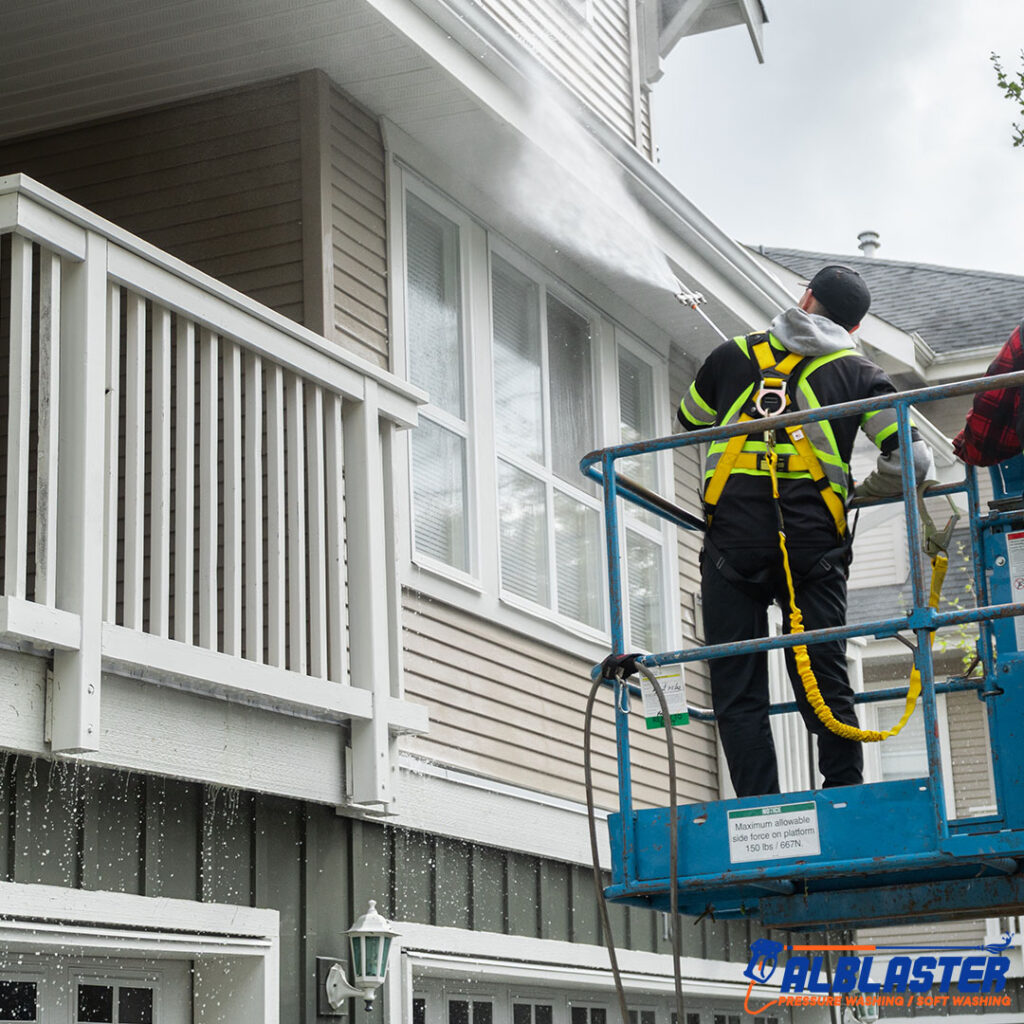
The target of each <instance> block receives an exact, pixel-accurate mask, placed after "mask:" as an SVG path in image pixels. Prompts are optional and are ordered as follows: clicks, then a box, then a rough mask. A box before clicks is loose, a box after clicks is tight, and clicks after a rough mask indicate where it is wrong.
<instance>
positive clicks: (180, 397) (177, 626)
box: [174, 314, 196, 644]
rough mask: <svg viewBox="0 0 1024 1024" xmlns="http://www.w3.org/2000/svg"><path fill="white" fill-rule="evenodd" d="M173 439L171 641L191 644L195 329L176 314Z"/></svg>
mask: <svg viewBox="0 0 1024 1024" xmlns="http://www.w3.org/2000/svg"><path fill="white" fill-rule="evenodd" d="M175 335H176V337H175V344H176V346H177V351H176V357H177V366H176V370H177V385H178V387H177V395H176V399H177V409H176V425H175V431H174V434H175V437H174V446H175V449H174V456H175V465H174V639H175V640H180V641H181V642H182V643H185V644H190V643H192V616H193V614H194V603H193V599H192V594H193V588H194V586H195V579H194V576H195V549H194V547H193V545H194V537H195V500H196V494H195V485H196V469H195V466H196V463H195V459H196V452H195V447H196V327H195V324H194V323H192V321H191V320H187V319H185V317H183V316H181V315H180V314H179V316H178V319H177V329H176V331H175Z"/></svg>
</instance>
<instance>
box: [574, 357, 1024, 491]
mask: <svg viewBox="0 0 1024 1024" xmlns="http://www.w3.org/2000/svg"><path fill="white" fill-rule="evenodd" d="M1010 387H1024V370H1018V371H1015V372H1014V373H1003V374H1000V375H999V376H993V377H975V378H972V379H971V380H964V381H954V382H952V383H949V384H935V385H932V386H931V387H927V388H918V389H916V390H914V391H900V392H896V393H894V394H891V395H880V396H878V397H877V398H861V399H857V400H856V401H853V402H841V403H839V404H837V405H826V406H822V407H821V408H820V409H800V410H797V411H796V412H787V413H783V414H782V415H779V416H766V417H765V418H764V419H758V420H754V421H750V420H746V421H744V422H742V423H740V422H737V423H728V424H725V425H723V426H717V427H707V428H706V429H704V430H691V431H687V432H685V433H682V434H671V435H669V436H668V437H656V438H652V439H651V440H649V441H635V442H633V443H632V444H619V445H609V446H608V447H606V448H600V449H597V450H596V451H592V452H590V453H589V454H587V455H585V456H584V457H583V458H582V459H581V460H580V470H581V471H582V472H583V473H585V474H587V475H588V476H592V477H593V474H591V473H589V472H588V470H589V469H590V468H591V467H592V466H595V465H596V464H597V463H599V462H601V461H602V460H603V459H604V458H605V457H606V456H608V457H610V458H611V459H612V460H613V461H614V460H618V459H624V458H629V457H631V456H634V455H644V454H648V453H650V452H658V451H666V450H669V449H673V448H684V447H686V446H687V445H692V444H700V443H701V442H703V441H715V440H718V439H720V438H726V437H734V436H736V435H737V434H750V433H754V432H757V433H760V432H761V431H764V430H778V429H780V428H782V427H792V426H799V425H801V424H805V423H816V422H818V421H820V420H833V419H842V418H843V417H845V416H855V415H858V414H861V413H865V412H874V411H876V410H878V409H894V408H898V407H899V406H910V405H916V404H918V403H919V402H934V401H936V400H938V399H942V398H954V397H956V396H958V395H970V394H975V393H976V392H979V391H996V390H1000V389H1002V388H1010ZM593 478H594V479H597V480H600V477H593Z"/></svg>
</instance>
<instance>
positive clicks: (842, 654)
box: [701, 547, 864, 796]
mask: <svg viewBox="0 0 1024 1024" xmlns="http://www.w3.org/2000/svg"><path fill="white" fill-rule="evenodd" d="M723 557H724V558H725V559H726V564H725V565H724V566H720V565H718V564H716V562H717V561H718V560H719V559H721V558H723ZM790 566H791V568H792V570H793V577H794V581H795V584H796V604H797V607H798V608H799V609H800V611H801V612H802V613H803V623H804V629H806V630H811V629H823V628H826V627H828V626H841V625H843V624H844V623H845V620H846V576H845V573H844V571H843V569H842V567H841V566H839V565H836V564H831V565H830V564H828V563H825V564H824V565H823V564H822V552H815V551H801V550H799V549H797V550H792V551H790ZM701 571H702V576H701V595H702V599H703V604H704V637H705V641H706V643H708V644H724V643H733V642H736V641H738V640H749V639H752V638H753V637H759V636H766V635H767V633H768V606H769V605H770V604H771V603H772V601H773V600H777V601H778V603H779V606H780V607H781V608H782V614H783V622H784V629H785V631H786V632H787V633H788V632H789V631H790V630H789V594H788V591H787V588H786V578H785V574H784V572H783V569H782V555H781V553H780V551H779V549H778V547H772V548H733V549H731V550H729V551H728V552H725V553H719V552H716V551H713V550H711V549H709V550H706V551H704V552H702V555H701ZM807 650H808V653H809V654H810V657H811V667H812V668H813V670H814V675H815V678H816V679H817V681H818V688H819V689H820V690H821V694H822V696H823V697H824V698H825V703H826V704H827V705H828V706H829V707H830V708H831V709H832V713H833V714H834V715H835V717H836V718H837V719H839V721H840V722H846V723H847V724H849V725H857V715H856V712H855V710H854V704H853V690H852V688H851V687H850V684H849V680H848V678H847V672H846V642H845V641H844V640H838V641H830V642H828V643H820V644H809V645H808V647H807ZM708 665H709V666H710V670H711V698H712V706H713V707H714V709H715V718H716V720H717V723H718V733H719V736H720V737H721V740H722V746H723V748H724V749H725V757H726V761H727V762H728V764H729V773H730V775H731V776H732V782H733V786H734V787H735V789H736V795H737V796H756V795H759V794H762V793H778V792H779V776H778V766H777V763H776V760H775V744H774V743H773V741H772V733H771V728H770V726H769V715H768V708H769V705H770V701H769V696H768V655H767V653H765V652H758V653H754V654H743V655H736V656H732V657H726V658H713V659H711V660H710V661H709V662H708ZM786 665H787V668H788V669H789V678H790V682H791V683H792V685H793V692H794V694H795V696H796V702H797V705H798V707H799V708H800V713H801V715H802V716H803V720H804V722H805V723H806V725H807V728H808V729H809V730H810V731H811V732H812V733H814V734H815V735H816V736H817V737H818V769H819V771H820V772H821V775H822V777H823V778H824V780H825V782H824V784H825V786H826V787H828V786H848V785H854V784H856V783H859V782H861V781H862V778H863V777H862V769H863V763H864V758H863V753H862V751H861V745H860V744H859V743H858V742H856V741H853V740H844V739H841V738H840V737H839V736H836V735H835V734H834V733H832V732H829V730H828V729H827V728H826V727H825V726H824V725H823V724H822V723H821V722H820V721H818V718H817V716H816V715H815V714H814V711H813V710H812V708H811V707H810V705H809V704H808V703H807V698H806V697H805V695H804V690H803V684H802V683H801V682H800V677H799V675H798V674H797V670H796V664H795V659H794V657H793V653H792V651H791V650H788V649H787V650H786Z"/></svg>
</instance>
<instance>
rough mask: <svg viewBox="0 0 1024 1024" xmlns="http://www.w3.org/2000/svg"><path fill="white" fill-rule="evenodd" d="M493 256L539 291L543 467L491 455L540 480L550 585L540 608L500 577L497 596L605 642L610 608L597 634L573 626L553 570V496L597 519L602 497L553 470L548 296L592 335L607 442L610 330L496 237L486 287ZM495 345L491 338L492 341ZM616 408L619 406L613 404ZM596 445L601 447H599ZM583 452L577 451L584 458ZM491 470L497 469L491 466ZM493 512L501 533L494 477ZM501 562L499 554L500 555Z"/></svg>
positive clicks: (594, 378) (598, 415) (598, 410)
mask: <svg viewBox="0 0 1024 1024" xmlns="http://www.w3.org/2000/svg"><path fill="white" fill-rule="evenodd" d="M494 256H497V257H498V258H499V259H501V260H502V261H503V262H505V263H507V264H508V265H509V266H511V267H512V268H513V269H514V270H517V271H518V272H519V273H520V274H522V275H523V276H524V277H526V278H528V279H529V280H530V281H532V282H533V283H534V284H536V285H537V286H538V305H539V312H540V362H541V421H542V430H543V439H544V440H543V444H544V460H545V461H544V464H541V463H538V462H537V461H536V460H534V459H532V458H528V457H525V456H522V455H520V454H519V453H518V452H516V451H515V449H514V448H511V447H506V446H502V445H501V444H500V442H498V440H497V438H495V442H494V455H495V464H497V462H498V461H501V462H505V463H507V464H509V465H511V466H514V467H515V468H516V469H518V470H520V471H521V472H523V473H525V474H527V475H528V476H530V477H532V478H533V479H534V480H539V481H541V482H542V483H543V485H544V494H545V508H546V513H547V569H548V581H549V599H550V604H549V605H543V604H539V603H537V602H534V601H530V600H529V599H528V598H524V597H522V596H521V595H519V594H514V593H512V592H511V591H508V590H505V588H504V587H503V586H501V577H500V572H499V578H498V579H499V595H500V599H501V601H502V603H504V604H506V605H510V606H511V607H514V608H519V609H520V610H522V611H525V612H526V613H527V614H530V615H535V616H537V617H538V618H548V617H554V619H555V621H557V622H558V623H559V624H561V625H562V626H564V628H565V629H567V630H575V631H580V632H584V633H587V634H592V635H594V636H595V637H597V636H600V637H604V636H606V635H607V633H608V621H607V620H608V608H607V601H604V602H603V608H602V613H601V614H602V625H601V628H599V629H594V628H592V627H590V626H588V625H587V624H586V623H582V622H577V621H576V620H574V619H570V618H568V616H565V615H563V614H562V613H560V612H559V611H558V580H557V575H558V573H557V567H556V565H555V511H554V503H555V492H556V491H558V492H561V493H562V494H564V495H566V496H567V497H569V498H571V499H572V500H573V501H577V502H579V503H580V504H581V505H585V506H587V507H588V508H590V509H592V510H594V511H596V512H597V513H598V516H600V513H601V507H602V503H601V496H600V491H597V493H595V494H591V493H589V492H588V491H587V490H585V489H584V483H585V481H584V477H583V474H582V473H581V474H580V483H579V485H578V486H574V485H573V484H572V483H570V482H568V481H565V480H562V479H561V477H559V476H558V474H557V473H556V472H555V470H554V468H553V465H551V463H552V462H553V448H552V438H551V401H550V395H551V369H550V361H549V357H548V352H549V350H548V327H547V317H546V312H547V297H548V296H549V295H550V296H551V297H552V298H554V299H555V300H557V301H558V302H560V303H561V304H562V305H564V306H565V307H567V308H568V309H570V310H571V311H572V312H574V313H575V314H576V315H577V316H579V317H581V318H583V319H585V320H586V321H587V322H588V323H589V324H590V329H591V335H590V343H591V386H592V388H593V409H592V412H593V416H594V426H595V428H596V430H597V433H598V436H599V437H600V436H602V435H603V436H604V437H607V436H608V434H607V432H606V429H605V426H604V423H603V415H602V412H603V409H604V408H605V402H604V401H603V399H604V397H605V395H606V393H607V391H606V389H605V388H603V387H602V386H601V381H602V379H603V377H604V376H605V362H604V358H603V356H604V352H605V349H606V347H607V346H605V345H603V344H602V336H603V334H604V332H606V331H607V330H608V325H607V324H606V323H604V322H603V321H602V320H601V317H600V316H599V315H598V313H597V311H596V310H595V309H593V307H591V306H589V305H587V304H586V303H584V302H583V301H582V300H580V299H578V298H577V297H576V296H574V295H573V294H572V293H571V292H570V291H569V290H568V289H567V288H565V287H564V286H563V285H561V284H560V283H559V282H558V281H557V280H556V279H555V278H554V277H552V276H551V275H550V274H548V273H546V272H545V271H543V270H542V269H541V268H539V267H538V266H536V265H535V264H533V263H532V262H531V261H529V260H527V259H526V258H525V257H524V256H522V255H521V254H520V253H519V252H518V251H517V250H515V249H513V248H512V247H511V246H510V245H508V244H507V243H505V242H504V241H503V240H501V239H499V238H493V237H492V238H491V241H490V246H489V251H488V259H487V265H488V273H487V279H488V286H489V285H490V282H491V280H492V279H493V277H492V272H493V257H494ZM491 344H492V345H493V337H492V339H491ZM493 403H494V399H493V391H492V397H491V405H492V408H493ZM616 406H617V403H616ZM599 443H600V442H599ZM585 454H586V452H580V457H581V458H582V457H583V455H585ZM495 468H497V466H496V465H495ZM494 503H495V505H494V507H495V532H496V534H497V531H498V530H499V529H500V521H499V514H498V511H497V510H498V507H499V504H498V490H497V473H496V474H495V491H494ZM499 561H500V553H499ZM605 562H606V556H605V555H604V552H603V551H602V564H601V574H600V577H599V578H601V579H604V578H605V577H606V565H605Z"/></svg>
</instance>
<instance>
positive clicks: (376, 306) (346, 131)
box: [327, 86, 388, 367]
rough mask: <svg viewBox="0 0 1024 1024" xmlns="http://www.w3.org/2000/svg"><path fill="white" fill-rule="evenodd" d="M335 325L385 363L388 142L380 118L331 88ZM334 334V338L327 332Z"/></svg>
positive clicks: (342, 340) (351, 345)
mask: <svg viewBox="0 0 1024 1024" xmlns="http://www.w3.org/2000/svg"><path fill="white" fill-rule="evenodd" d="M328 109H329V122H330V123H329V127H328V131H327V145H328V149H329V152H328V154H327V158H328V160H329V166H330V171H329V174H330V188H329V191H328V194H329V196H330V210H329V211H327V216H328V218H329V223H330V227H331V244H332V253H333V256H332V259H333V267H332V283H333V289H332V294H331V312H332V318H331V321H330V322H331V326H332V328H333V329H334V331H335V337H336V339H337V341H338V343H339V344H341V345H342V346H344V347H345V348H348V349H350V350H351V351H353V352H355V353H357V354H358V355H360V356H363V358H365V359H368V360H370V362H373V363H376V364H377V365H378V366H383V367H386V366H387V365H388V295H387V280H388V277H387V224H386V219H385V181H384V145H383V142H382V141H381V135H380V128H379V127H378V125H377V122H376V121H375V120H374V119H373V118H372V117H371V116H370V115H369V114H367V113H366V112H365V111H363V110H362V109H361V108H359V107H357V106H356V105H355V104H354V103H353V102H352V101H351V100H350V99H348V97H346V96H345V95H344V94H343V93H341V92H340V91H339V90H338V89H336V88H334V87H333V86H332V87H331V88H330V90H329V102H328ZM329 336H330V335H329Z"/></svg>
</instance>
